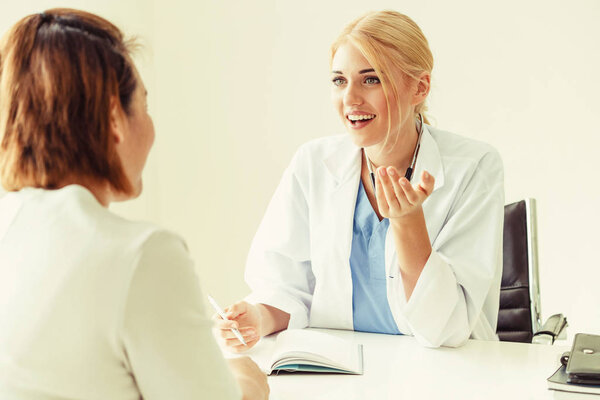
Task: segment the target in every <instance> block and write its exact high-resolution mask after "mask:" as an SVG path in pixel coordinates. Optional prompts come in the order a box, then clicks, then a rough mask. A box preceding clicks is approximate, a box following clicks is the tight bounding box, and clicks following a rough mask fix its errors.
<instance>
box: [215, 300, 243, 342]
mask: <svg viewBox="0 0 600 400" xmlns="http://www.w3.org/2000/svg"><path fill="white" fill-rule="evenodd" d="M207 296H208V301H209V302H210V305H211V306H213V308H214V309H215V311H216V312H217V314H219V316H220V317H221V318H223V319H224V320H226V321H228V319H227V317H226V316H225V311H223V309H222V308H221V307H219V305H218V304H217V302H216V301H215V299H213V298H212V297H211V296H210V295H209V294H208V295H207ZM230 330H231V332H233V334H234V335H235V337H236V338H238V339H239V341H240V342H242V344H243V345H244V346H248V345H247V344H246V341H245V340H244V337H243V336H242V334H241V333H240V331H238V330H237V329H235V328H230Z"/></svg>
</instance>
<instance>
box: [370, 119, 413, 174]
mask: <svg viewBox="0 0 600 400" xmlns="http://www.w3.org/2000/svg"><path fill="white" fill-rule="evenodd" d="M404 126H405V129H402V130H400V131H399V132H398V133H397V134H396V136H395V137H390V139H389V140H388V141H387V142H388V143H385V141H383V142H381V143H378V144H376V145H373V146H369V147H366V148H365V152H366V154H367V156H368V157H369V160H370V161H371V165H372V167H373V170H375V169H376V168H378V167H382V166H383V167H390V166H391V167H395V168H396V169H397V170H398V171H399V172H400V174H402V175H403V174H404V171H405V170H406V169H407V168H408V167H409V166H410V163H411V161H412V157H413V153H414V150H415V147H416V146H417V140H418V137H419V134H418V132H417V128H416V126H415V124H414V123H411V122H409V123H407V124H405V125H404Z"/></svg>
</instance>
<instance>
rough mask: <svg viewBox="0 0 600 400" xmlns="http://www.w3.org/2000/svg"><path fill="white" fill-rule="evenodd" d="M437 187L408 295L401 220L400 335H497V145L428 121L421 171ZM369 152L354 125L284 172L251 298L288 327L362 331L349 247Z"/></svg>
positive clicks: (449, 341) (391, 294)
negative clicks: (426, 241)
mask: <svg viewBox="0 0 600 400" xmlns="http://www.w3.org/2000/svg"><path fill="white" fill-rule="evenodd" d="M423 170H427V171H428V172H429V173H431V175H433V176H434V177H435V188H434V191H433V193H432V194H431V195H430V196H429V198H428V199H427V200H426V201H425V202H424V203H423V211H424V214H425V221H426V224H427V231H428V233H429V238H430V240H431V246H432V249H433V250H432V253H431V255H430V257H429V259H428V260H427V262H426V264H425V267H424V269H423V271H422V273H421V276H420V277H419V280H418V282H417V285H416V287H415V289H414V291H413V293H412V295H411V297H410V299H409V301H406V297H405V294H404V288H403V285H402V282H401V279H402V278H401V275H400V271H399V266H398V257H397V255H396V250H395V246H394V241H393V237H392V232H391V230H389V231H388V233H387V237H386V246H385V265H386V280H387V298H388V302H389V305H390V309H391V312H392V315H393V316H394V320H395V321H396V324H397V325H398V329H399V331H400V332H401V333H404V334H410V335H414V336H415V337H416V339H417V340H418V341H419V342H420V343H422V344H423V345H425V346H430V347H437V346H440V345H445V346H458V345H460V344H462V343H464V342H465V341H466V340H467V339H468V338H469V337H472V338H476V339H487V340H496V339H497V336H496V323H497V318H498V306H499V296H500V279H501V272H502V232H503V222H504V208H503V207H504V173H503V166H502V161H501V159H500V156H499V155H498V153H497V152H496V151H495V150H494V149H493V148H492V147H491V146H489V145H487V144H484V143H481V142H478V141H474V140H470V139H466V138H463V137H461V136H458V135H455V134H452V133H449V132H443V131H440V130H438V129H435V128H432V127H430V126H425V129H424V132H423V137H422V140H421V149H420V152H419V156H418V159H417V163H416V166H415V171H414V175H413V176H414V181H415V182H418V181H419V180H420V177H421V172H422V171H423ZM360 171H361V151H360V148H358V147H356V146H355V145H354V144H353V143H352V142H351V139H350V137H349V136H348V135H341V136H331V137H325V138H320V139H316V140H313V141H311V142H309V143H306V144H305V145H303V146H302V147H301V148H300V149H299V150H298V152H297V153H296V154H295V156H294V158H293V160H292V162H291V164H290V166H289V167H288V168H287V169H286V171H285V172H284V174H283V177H282V180H281V182H280V184H279V186H278V188H277V190H276V191H275V194H274V196H273V198H272V199H271V202H270V204H269V206H268V208H267V211H266V213H265V216H264V218H263V220H262V222H261V224H260V226H259V228H258V232H257V233H256V236H255V238H254V240H253V242H252V246H251V248H250V252H249V255H248V260H247V266H246V274H245V276H246V281H247V283H248V284H249V286H250V288H251V290H252V293H251V294H250V295H249V296H248V298H247V300H248V301H250V302H253V303H264V304H268V305H271V306H273V307H277V308H279V309H281V310H283V311H285V312H287V313H289V314H290V322H289V326H288V327H289V328H302V327H306V326H311V327H324V328H336V329H349V330H351V329H353V316H352V277H351V273H350V250H351V243H352V224H353V218H354V208H355V204H356V197H357V193H358V187H359V179H360Z"/></svg>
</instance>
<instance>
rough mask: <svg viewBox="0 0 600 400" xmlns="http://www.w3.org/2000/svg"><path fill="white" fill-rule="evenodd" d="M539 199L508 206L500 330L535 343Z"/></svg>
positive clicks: (508, 337)
mask: <svg viewBox="0 0 600 400" xmlns="http://www.w3.org/2000/svg"><path fill="white" fill-rule="evenodd" d="M540 325H541V309H540V291H539V278H538V266H537V227H536V210H535V199H525V200H521V201H518V202H516V203H512V204H508V205H506V206H504V260H503V269H502V284H501V287H500V310H499V313H498V327H497V333H498V336H499V338H500V340H504V341H510V342H526V343H531V339H532V337H533V334H534V333H535V332H537V331H538V330H539V329H540Z"/></svg>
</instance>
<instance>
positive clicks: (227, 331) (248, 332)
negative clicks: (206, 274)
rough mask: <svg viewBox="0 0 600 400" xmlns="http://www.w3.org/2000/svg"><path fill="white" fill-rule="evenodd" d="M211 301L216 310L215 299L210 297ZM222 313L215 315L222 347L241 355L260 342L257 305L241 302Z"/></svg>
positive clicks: (216, 330)
mask: <svg viewBox="0 0 600 400" xmlns="http://www.w3.org/2000/svg"><path fill="white" fill-rule="evenodd" d="M209 301H210V302H211V304H212V305H213V308H215V309H216V307H215V304H216V302H214V299H213V300H212V301H211V300H210V296H209ZM213 302H214V304H213ZM217 307H218V305H217ZM221 311H222V314H219V311H217V313H216V314H215V315H213V321H215V329H214V330H215V336H216V337H217V340H218V341H219V344H220V345H221V347H224V348H226V349H227V350H229V351H231V352H234V353H241V352H243V351H246V350H248V349H249V348H251V347H253V346H254V345H255V344H256V343H258V341H259V340H260V335H259V328H260V313H259V311H258V309H257V307H256V306H255V305H252V304H249V303H247V302H245V301H240V302H238V303H235V304H233V305H231V306H229V307H227V308H226V309H225V310H221ZM234 329H235V330H237V331H238V333H239V335H240V336H241V339H240V338H238V336H237V335H236V333H235V332H234V331H233V330H234ZM244 342H245V343H244Z"/></svg>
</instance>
